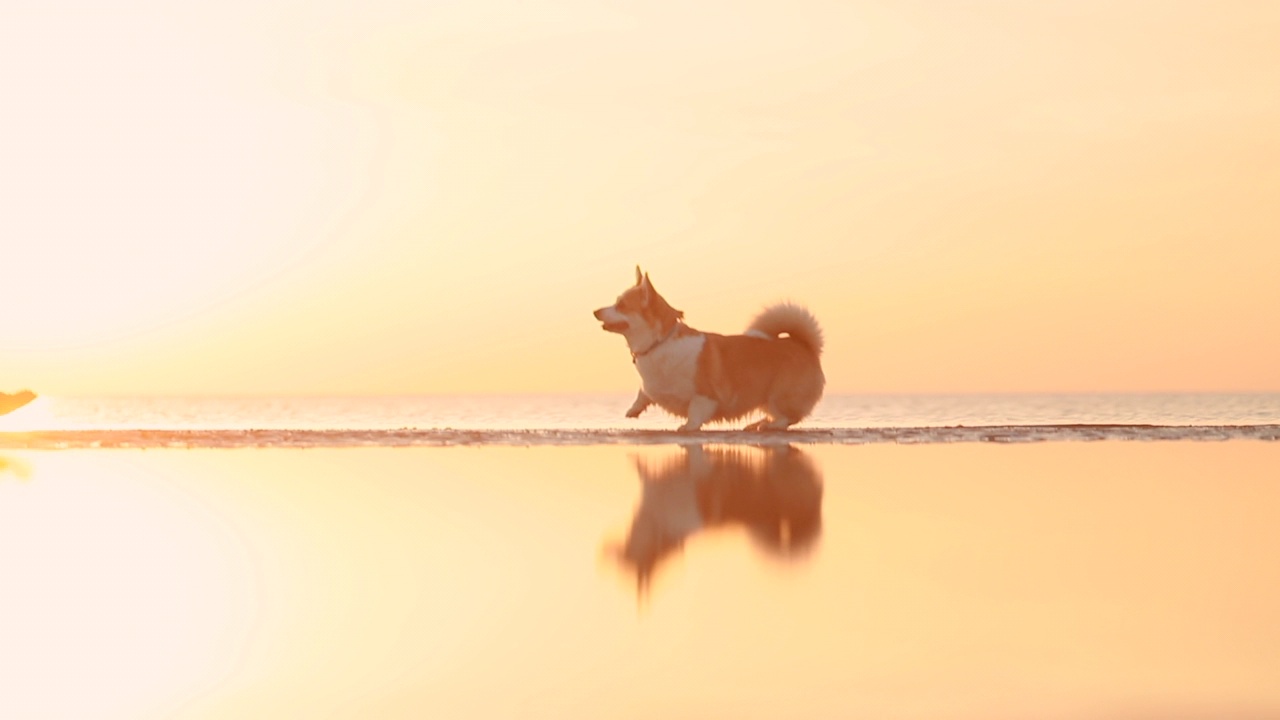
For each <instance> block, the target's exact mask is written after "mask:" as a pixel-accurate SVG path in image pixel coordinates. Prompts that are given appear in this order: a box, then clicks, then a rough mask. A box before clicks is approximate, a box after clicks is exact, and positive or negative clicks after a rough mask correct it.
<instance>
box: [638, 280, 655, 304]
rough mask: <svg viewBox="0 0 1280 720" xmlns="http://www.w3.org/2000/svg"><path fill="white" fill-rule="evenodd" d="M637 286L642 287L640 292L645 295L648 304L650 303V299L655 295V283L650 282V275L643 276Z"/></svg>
mask: <svg viewBox="0 0 1280 720" xmlns="http://www.w3.org/2000/svg"><path fill="white" fill-rule="evenodd" d="M636 284H637V285H639V286H640V292H641V293H643V294H644V301H645V302H646V303H647V302H649V298H651V297H653V295H654V292H653V283H651V282H649V273H644V274H642V275H641V276H640V279H639V280H637V281H636Z"/></svg>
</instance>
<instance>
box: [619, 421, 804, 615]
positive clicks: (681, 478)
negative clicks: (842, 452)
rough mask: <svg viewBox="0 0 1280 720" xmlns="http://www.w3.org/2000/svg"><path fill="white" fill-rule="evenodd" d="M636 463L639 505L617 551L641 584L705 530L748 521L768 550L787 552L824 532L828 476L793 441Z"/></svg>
mask: <svg viewBox="0 0 1280 720" xmlns="http://www.w3.org/2000/svg"><path fill="white" fill-rule="evenodd" d="M635 463H636V472H637V473H638V474H639V476H640V483H641V485H642V492H641V496H640V506H639V507H638V508H637V509H636V513H635V517H634V518H633V519H632V521H631V528H630V530H629V531H628V533H627V537H626V540H624V541H623V542H622V543H620V544H619V545H617V546H616V547H615V548H614V554H615V555H616V557H617V559H618V561H619V562H620V563H621V564H622V565H623V566H625V567H627V568H629V569H631V570H632V571H634V572H635V574H636V583H637V586H638V588H639V589H640V590H641V591H643V590H644V589H645V588H647V587H648V585H649V582H650V581H651V580H652V578H653V574H654V571H655V570H656V569H657V567H658V566H659V565H660V564H661V563H662V561H663V560H665V559H666V558H667V557H669V556H670V555H671V554H672V553H673V552H675V551H676V550H678V549H679V548H681V547H682V546H683V545H684V542H685V540H687V539H688V538H690V537H692V536H693V535H695V534H697V533H699V532H702V531H704V530H709V529H712V528H717V527H726V528H728V527H742V528H745V529H746V530H747V532H748V534H749V535H750V537H751V538H752V539H753V540H755V541H756V543H757V544H758V545H759V546H760V547H762V548H763V549H764V550H765V551H767V552H769V553H770V554H774V555H777V556H781V557H788V558H790V557H796V556H798V555H801V554H803V553H804V552H805V551H806V550H808V549H809V548H811V547H812V546H813V544H814V542H815V541H816V540H817V538H818V535H819V533H820V532H821V529H822V478H821V476H820V475H819V473H818V469H817V467H816V466H815V465H814V464H813V461H812V460H811V459H810V458H809V457H808V456H807V455H805V454H804V453H803V452H801V451H800V450H799V449H797V448H794V447H791V446H790V445H781V446H714V447H700V446H692V447H688V448H684V449H683V450H681V451H680V452H679V453H677V454H675V455H673V456H668V457H665V458H661V459H656V460H652V459H649V460H647V459H645V458H640V457H637V458H636V460H635Z"/></svg>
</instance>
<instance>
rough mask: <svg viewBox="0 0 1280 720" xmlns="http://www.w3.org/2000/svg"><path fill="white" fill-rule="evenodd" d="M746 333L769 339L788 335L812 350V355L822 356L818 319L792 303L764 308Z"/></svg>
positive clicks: (820, 331)
mask: <svg viewBox="0 0 1280 720" xmlns="http://www.w3.org/2000/svg"><path fill="white" fill-rule="evenodd" d="M747 333H749V334H753V335H764V336H767V337H770V338H777V337H780V336H782V335H789V336H790V337H793V338H795V339H796V340H799V341H800V342H801V343H803V344H804V345H805V346H806V347H808V348H809V349H810V350H812V351H813V354H814V355H821V354H822V328H821V327H820V326H819V325H818V319H817V318H815V317H814V316H813V313H811V312H809V310H808V309H806V308H804V307H801V306H800V305H795V304H793V303H778V304H777V305H770V306H769V307H767V308H765V309H764V311H763V312H761V313H760V314H759V315H757V316H756V319H755V320H752V321H751V324H750V325H749V326H747Z"/></svg>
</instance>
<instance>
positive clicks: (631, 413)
mask: <svg viewBox="0 0 1280 720" xmlns="http://www.w3.org/2000/svg"><path fill="white" fill-rule="evenodd" d="M642 412H644V408H634V407H633V408H631V409H630V410H628V411H627V417H629V418H638V417H640V413H642Z"/></svg>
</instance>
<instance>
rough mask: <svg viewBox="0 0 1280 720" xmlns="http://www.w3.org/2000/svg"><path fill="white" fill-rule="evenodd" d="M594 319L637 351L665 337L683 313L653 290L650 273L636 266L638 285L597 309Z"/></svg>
mask: <svg viewBox="0 0 1280 720" xmlns="http://www.w3.org/2000/svg"><path fill="white" fill-rule="evenodd" d="M595 316H596V319H597V320H599V321H600V322H602V323H604V329H605V330H607V331H608V332H616V333H619V334H620V335H622V336H623V337H625V338H626V339H627V344H628V345H630V346H631V347H632V348H636V347H645V346H647V345H650V344H652V343H653V342H656V341H657V340H658V339H659V338H663V337H666V335H667V333H669V332H671V328H672V327H673V326H674V325H675V324H676V323H677V322H679V320H680V318H682V317H684V313H682V312H680V311H679V310H676V309H675V308H673V307H671V305H669V304H668V303H667V301H666V300H665V299H663V297H662V296H661V295H659V294H658V291H657V290H654V289H653V283H651V282H650V281H649V274H648V273H645V272H641V271H640V268H639V266H637V267H636V284H635V285H633V286H631V287H630V288H628V289H627V291H626V292H624V293H622V294H621V295H619V296H618V300H617V302H615V303H614V304H612V305H610V306H608V307H602V308H600V309H599V310H596V311H595Z"/></svg>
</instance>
